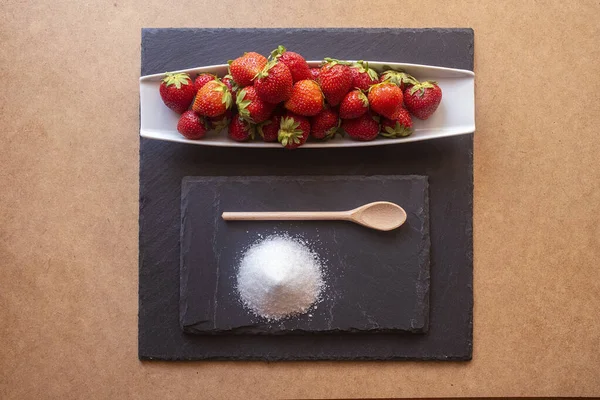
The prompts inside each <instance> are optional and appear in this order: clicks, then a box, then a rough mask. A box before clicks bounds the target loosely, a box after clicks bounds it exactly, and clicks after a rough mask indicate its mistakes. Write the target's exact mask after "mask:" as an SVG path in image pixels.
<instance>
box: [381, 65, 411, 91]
mask: <svg viewBox="0 0 600 400" xmlns="http://www.w3.org/2000/svg"><path fill="white" fill-rule="evenodd" d="M385 81H390V82H391V83H393V84H394V85H396V86H398V87H400V89H402V90H404V89H406V88H407V87H411V86H413V85H416V84H417V83H419V81H417V80H416V79H415V77H414V76H412V75H410V74H407V73H406V72H404V71H394V70H393V69H389V70H387V71H385V72H384V73H382V74H381V77H380V82H385Z"/></svg>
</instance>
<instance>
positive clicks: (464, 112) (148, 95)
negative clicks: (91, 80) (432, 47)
mask: <svg viewBox="0 0 600 400" xmlns="http://www.w3.org/2000/svg"><path fill="white" fill-rule="evenodd" d="M320 63H321V61H309V62H308V64H309V65H310V66H311V67H316V66H318V65H319V64H320ZM369 66H370V67H371V68H373V69H374V70H376V71H378V72H381V71H383V70H384V69H389V68H392V69H396V70H398V69H402V70H404V71H405V72H408V73H409V74H411V75H413V76H414V77H415V78H417V79H418V80H435V81H437V82H438V84H439V86H440V88H441V89H442V102H441V103H440V106H439V107H438V109H437V111H436V112H435V113H434V114H433V115H432V116H431V117H430V118H429V119H428V120H426V121H421V120H419V119H416V118H414V119H413V127H414V130H415V131H414V133H413V134H412V135H410V136H409V137H406V138H397V139H388V138H385V137H379V138H377V139H375V140H372V141H370V142H358V141H355V140H352V139H350V138H348V137H347V136H344V137H341V136H340V135H336V138H335V139H332V140H329V141H325V142H318V141H310V140H309V141H308V142H307V143H306V144H305V145H303V146H301V147H300V148H327V147H362V146H378V145H386V144H397V143H408V142H416V141H420V140H429V139H436V138H441V137H446V136H455V135H463V134H465V133H471V132H475V74H474V73H473V72H472V71H467V70H462V69H452V68H443V67H434V66H429V65H419V64H401V63H392V62H377V61H369ZM175 72H187V73H188V74H190V76H191V77H192V78H194V77H195V74H199V73H203V72H210V73H213V74H216V75H218V76H224V75H226V74H227V64H222V65H211V66H207V67H202V68H192V69H186V70H181V71H175ZM164 76H165V75H164V74H154V75H146V76H143V77H141V78H140V113H141V118H140V136H142V137H145V138H149V139H158V140H167V141H170V142H180V143H189V144H198V145H204V146H221V147H260V148H265V147H274V148H282V146H281V145H280V144H279V143H265V142H262V141H260V140H254V141H249V142H235V141H233V140H231V139H229V138H228V137H227V134H226V132H224V131H223V132H221V133H220V134H216V133H214V132H209V133H208V134H207V135H206V137H205V138H203V139H200V140H188V139H186V138H184V137H183V136H181V134H180V133H179V132H177V121H178V119H179V114H177V113H175V112H174V111H171V110H170V109H169V108H167V107H166V106H165V105H164V104H163V102H162V99H161V98H160V93H159V86H160V81H161V79H162V78H163V77H164Z"/></svg>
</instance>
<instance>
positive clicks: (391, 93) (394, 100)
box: [368, 81, 402, 119]
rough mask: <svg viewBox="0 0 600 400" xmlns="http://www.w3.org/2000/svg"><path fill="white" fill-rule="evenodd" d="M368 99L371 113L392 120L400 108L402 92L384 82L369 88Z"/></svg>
mask: <svg viewBox="0 0 600 400" xmlns="http://www.w3.org/2000/svg"><path fill="white" fill-rule="evenodd" d="M368 99H369V104H370V105H371V109H372V110H373V111H375V112H376V113H377V114H380V115H382V116H384V117H386V118H389V119H392V117H393V115H394V114H395V113H396V111H398V108H400V107H402V90H400V88H399V87H398V86H396V85H394V84H393V83H390V82H387V81H385V82H382V83H378V84H377V85H373V86H371V88H370V89H369V97H368Z"/></svg>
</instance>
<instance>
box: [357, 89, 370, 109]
mask: <svg viewBox="0 0 600 400" xmlns="http://www.w3.org/2000/svg"><path fill="white" fill-rule="evenodd" d="M358 98H359V99H360V101H362V104H363V106H364V107H365V108H368V107H369V99H368V98H367V96H365V94H364V93H363V92H362V90H360V91H359V93H358Z"/></svg>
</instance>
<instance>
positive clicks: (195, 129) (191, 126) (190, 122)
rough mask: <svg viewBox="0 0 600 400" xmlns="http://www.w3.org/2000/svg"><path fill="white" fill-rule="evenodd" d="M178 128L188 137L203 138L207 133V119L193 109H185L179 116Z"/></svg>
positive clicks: (193, 138)
mask: <svg viewBox="0 0 600 400" xmlns="http://www.w3.org/2000/svg"><path fill="white" fill-rule="evenodd" d="M177 130H178V131H179V133H181V134H182V135H183V136H185V137H186V138H187V139H192V140H195V139H202V138H203V137H204V135H206V131H207V130H208V129H206V121H205V120H204V118H202V117H200V116H199V115H198V114H196V113H195V112H193V111H185V112H184V113H183V114H181V117H179V122H177Z"/></svg>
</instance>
